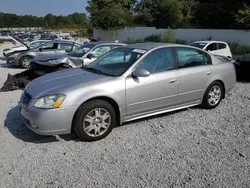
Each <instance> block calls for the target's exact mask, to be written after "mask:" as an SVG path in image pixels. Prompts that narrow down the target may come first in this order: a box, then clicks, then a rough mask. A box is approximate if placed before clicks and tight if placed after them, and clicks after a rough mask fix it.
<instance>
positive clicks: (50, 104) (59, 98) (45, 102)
mask: <svg viewBox="0 0 250 188" xmlns="http://www.w3.org/2000/svg"><path fill="white" fill-rule="evenodd" d="M65 97H66V96H65V95H61V94H60V95H49V96H45V97H41V98H40V99H38V100H37V101H36V102H35V104H34V106H35V107H37V108H46V109H53V108H59V107H60V106H61V104H62V103H63V101H64V99H65Z"/></svg>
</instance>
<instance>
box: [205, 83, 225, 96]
mask: <svg viewBox="0 0 250 188" xmlns="http://www.w3.org/2000/svg"><path fill="white" fill-rule="evenodd" d="M214 82H219V83H220V84H221V85H222V87H223V88H222V89H223V94H222V98H223V99H225V94H226V88H225V84H224V82H223V81H222V80H221V79H215V80H213V81H212V82H211V83H210V84H209V86H210V85H211V84H213V83H214ZM209 86H208V87H209ZM208 87H207V88H208ZM204 94H205V93H204Z"/></svg>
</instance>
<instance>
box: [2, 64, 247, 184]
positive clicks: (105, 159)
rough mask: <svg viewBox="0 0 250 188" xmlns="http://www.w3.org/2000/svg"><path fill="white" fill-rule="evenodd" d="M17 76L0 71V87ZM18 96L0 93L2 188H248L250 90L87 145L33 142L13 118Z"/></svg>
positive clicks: (63, 140)
mask: <svg viewBox="0 0 250 188" xmlns="http://www.w3.org/2000/svg"><path fill="white" fill-rule="evenodd" d="M0 65H2V63H1V62H0ZM16 72H20V69H10V68H5V67H2V68H0V86H2V84H3V82H4V81H5V79H6V76H7V74H8V73H11V74H13V73H16ZM20 94H21V91H14V92H7V93H0V187H1V188H2V187H3V188H7V187H10V188H12V187H13V188H18V187H22V188H23V187H25V188H29V187H34V188H36V187H37V188H40V187H51V188H54V187H72V188H73V187H79V188H80V187H88V188H89V187H156V188H160V187H190V188H194V187H216V188H217V187H220V188H221V187H225V188H229V187H233V188H236V187H237V188H244V187H249V185H250V160H249V157H250V148H249V147H250V130H249V129H250V113H249V110H250V83H237V85H236V87H235V89H234V90H233V91H232V92H231V94H230V95H229V96H228V97H227V98H226V100H224V101H223V102H222V103H221V105H220V106H219V107H218V108H217V109H214V110H203V109H199V108H191V109H187V110H182V111H179V112H175V113H170V114H165V115H162V116H157V117H153V118H148V119H144V120H141V121H136V122H132V123H128V124H126V125H124V126H121V127H118V128H116V129H114V130H113V132H112V133H111V134H110V135H109V136H108V137H107V138H105V139H103V140H101V141H98V142H94V143H85V142H80V141H79V139H78V138H77V137H76V136H75V135H65V136H60V137H59V136H56V137H42V136H38V135H35V134H34V133H32V132H31V131H29V130H28V129H27V128H26V127H25V126H24V125H23V123H22V121H21V119H20V116H19V113H18V109H17V107H16V106H17V102H18V100H19V98H20Z"/></svg>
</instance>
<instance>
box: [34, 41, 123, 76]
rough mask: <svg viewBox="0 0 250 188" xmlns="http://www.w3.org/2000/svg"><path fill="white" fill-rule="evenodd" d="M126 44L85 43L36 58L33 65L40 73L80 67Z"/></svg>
mask: <svg viewBox="0 0 250 188" xmlns="http://www.w3.org/2000/svg"><path fill="white" fill-rule="evenodd" d="M124 45H126V44H123V43H117V42H107V41H105V42H90V43H87V44H84V45H82V46H80V47H78V48H76V49H75V50H73V51H71V52H69V53H67V54H52V55H43V56H38V57H36V58H34V59H33V60H32V62H31V67H32V68H33V69H36V70H38V71H39V74H42V75H43V74H46V73H50V72H54V71H56V70H58V69H59V70H62V69H67V68H75V67H80V66H82V65H88V64H89V63H91V62H93V61H94V60H96V59H97V58H98V57H100V56H102V55H103V54H105V53H107V52H109V51H110V50H112V49H114V48H117V47H120V46H124Z"/></svg>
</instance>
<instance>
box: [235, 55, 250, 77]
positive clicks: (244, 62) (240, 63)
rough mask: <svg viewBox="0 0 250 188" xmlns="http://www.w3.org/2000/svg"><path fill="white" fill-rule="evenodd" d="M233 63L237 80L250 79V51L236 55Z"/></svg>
mask: <svg viewBox="0 0 250 188" xmlns="http://www.w3.org/2000/svg"><path fill="white" fill-rule="evenodd" d="M234 65H235V69H236V75H237V78H238V79H239V80H250V53H247V54H245V55H242V56H240V57H238V58H237V59H236V60H235V61H234Z"/></svg>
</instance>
